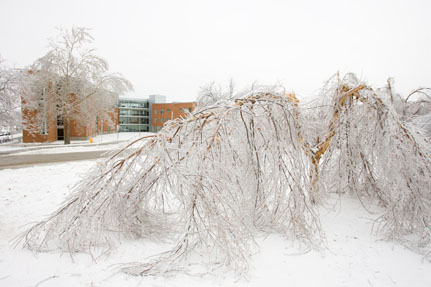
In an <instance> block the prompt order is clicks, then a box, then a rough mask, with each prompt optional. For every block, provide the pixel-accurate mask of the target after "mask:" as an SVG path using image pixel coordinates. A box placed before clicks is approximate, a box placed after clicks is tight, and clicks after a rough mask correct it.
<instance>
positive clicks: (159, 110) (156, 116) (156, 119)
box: [151, 102, 197, 132]
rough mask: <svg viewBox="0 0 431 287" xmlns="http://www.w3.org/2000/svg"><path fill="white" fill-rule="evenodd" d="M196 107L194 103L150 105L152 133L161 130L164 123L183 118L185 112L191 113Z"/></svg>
mask: <svg viewBox="0 0 431 287" xmlns="http://www.w3.org/2000/svg"><path fill="white" fill-rule="evenodd" d="M196 106H197V103H195V102H188V103H155V104H153V105H152V123H151V125H152V130H151V131H152V132H158V131H160V130H161V129H162V127H163V125H164V123H165V122H167V121H169V120H172V119H176V118H180V117H185V116H186V113H187V112H190V113H191V112H192V111H193V110H194V109H195V108H196Z"/></svg>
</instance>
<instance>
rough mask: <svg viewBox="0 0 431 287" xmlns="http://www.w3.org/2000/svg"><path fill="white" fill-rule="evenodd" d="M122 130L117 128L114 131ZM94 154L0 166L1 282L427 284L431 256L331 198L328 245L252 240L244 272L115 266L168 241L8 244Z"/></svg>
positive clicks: (356, 206) (56, 199) (325, 219)
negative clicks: (77, 247) (69, 249)
mask: <svg viewBox="0 0 431 287" xmlns="http://www.w3.org/2000/svg"><path fill="white" fill-rule="evenodd" d="M120 135H121V134H120ZM95 164H99V163H98V162H97V161H95V160H94V161H79V162H67V163H61V164H52V165H40V166H34V167H25V168H19V169H13V170H12V169H5V170H0V211H1V212H0V286H41V287H47V286H319V287H323V286H331V287H334V286H361V287H362V286H379V287H382V286H415V287H420V286H424V287H425V286H431V263H429V262H428V261H424V260H423V258H422V256H420V255H418V254H415V253H413V252H411V251H409V250H407V249H406V248H404V247H403V246H401V245H399V244H397V243H392V242H384V241H379V240H378V237H377V236H375V235H373V234H371V228H372V224H373V220H374V219H375V218H376V217H377V216H378V214H370V213H368V212H367V211H365V210H364V209H363V208H362V206H361V204H360V203H359V202H358V200H356V199H354V198H348V197H344V198H341V199H338V198H335V197H334V198H333V201H334V204H333V208H328V209H323V208H322V209H321V220H322V227H323V229H324V230H325V233H326V237H327V246H326V247H323V248H322V250H311V251H309V252H305V253H304V250H303V249H302V248H301V247H300V246H298V244H295V243H293V242H289V241H287V240H285V239H283V238H282V237H280V236H278V235H270V236H268V237H266V238H264V237H263V236H262V238H259V239H258V244H259V246H260V250H259V252H257V253H256V254H255V255H254V256H253V257H252V259H251V264H250V271H249V274H248V277H247V278H240V279H238V278H237V277H235V276H234V275H233V274H230V273H229V274H220V273H217V274H216V275H205V276H202V277H193V276H188V275H184V274H178V275H177V276H176V277H174V278H170V279H166V278H154V277H144V278H142V277H132V276H128V275H126V274H123V273H121V272H116V271H117V269H116V267H118V265H117V264H119V263H129V262H142V261H145V258H146V257H148V256H150V255H153V254H156V253H158V252H161V251H164V250H166V249H168V248H169V245H166V244H165V245H164V244H156V243H153V242H149V241H147V240H135V241H132V240H129V241H127V240H126V241H123V242H122V243H121V244H119V245H118V246H117V249H116V250H113V251H112V253H111V254H110V256H107V257H101V258H96V259H95V260H93V259H92V257H91V256H90V255H87V254H75V255H73V258H72V257H71V256H69V254H67V253H62V252H60V251H54V252H49V253H33V252H32V251H29V250H27V249H22V248H21V246H20V245H18V246H17V247H15V248H13V247H12V246H11V244H12V240H13V239H14V238H15V237H16V236H17V235H18V234H20V233H21V232H22V231H23V230H25V229H26V228H28V227H29V224H31V223H34V222H36V221H38V220H41V219H43V218H44V217H45V216H47V215H48V214H49V213H51V212H52V211H54V210H56V209H57V207H58V206H59V204H60V203H61V202H62V201H63V200H64V198H65V196H67V195H68V194H69V192H70V189H71V187H72V186H73V185H74V184H75V183H76V182H77V181H79V180H80V179H81V178H82V177H83V176H85V173H86V171H87V170H88V169H89V168H90V167H92V166H93V165H95Z"/></svg>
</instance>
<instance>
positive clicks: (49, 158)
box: [0, 150, 107, 169]
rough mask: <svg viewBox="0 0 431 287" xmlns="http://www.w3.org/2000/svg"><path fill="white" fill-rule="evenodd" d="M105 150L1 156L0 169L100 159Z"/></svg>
mask: <svg viewBox="0 0 431 287" xmlns="http://www.w3.org/2000/svg"><path fill="white" fill-rule="evenodd" d="M106 152H107V151H106V150H97V151H83V152H67V153H53V154H15V155H1V156H0V169H6V168H18V167H22V166H25V165H36V164H43V163H52V162H65V161H75V160H88V159H97V158H101V157H102V154H104V153H106Z"/></svg>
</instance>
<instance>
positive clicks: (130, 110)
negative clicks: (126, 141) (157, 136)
mask: <svg viewBox="0 0 431 287" xmlns="http://www.w3.org/2000/svg"><path fill="white" fill-rule="evenodd" d="M118 109H119V114H120V132H149V131H150V104H149V101H148V100H145V99H144V100H141V99H121V98H120V99H119V101H118Z"/></svg>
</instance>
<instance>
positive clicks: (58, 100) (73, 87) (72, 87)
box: [23, 27, 133, 144]
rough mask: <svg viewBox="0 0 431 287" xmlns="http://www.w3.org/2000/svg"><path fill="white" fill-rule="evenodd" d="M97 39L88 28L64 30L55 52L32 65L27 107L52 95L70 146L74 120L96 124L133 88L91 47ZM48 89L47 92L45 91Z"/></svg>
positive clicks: (53, 44) (52, 43)
mask: <svg viewBox="0 0 431 287" xmlns="http://www.w3.org/2000/svg"><path fill="white" fill-rule="evenodd" d="M92 40H93V38H92V37H91V35H90V34H89V33H88V29H86V28H81V27H74V28H72V29H71V30H70V31H69V30H60V35H59V36H58V37H57V38H56V39H54V40H51V41H50V48H51V50H50V51H49V52H48V53H47V54H46V55H45V56H43V57H41V58H39V59H38V60H37V61H35V63H34V64H33V65H32V66H31V68H30V70H31V71H32V73H31V76H30V77H28V79H29V81H27V83H26V86H27V87H26V90H27V92H26V93H23V95H24V96H25V102H26V105H27V107H33V108H35V107H36V108H37V105H38V104H39V103H40V99H41V95H44V94H45V95H52V96H53V97H54V98H55V100H54V101H52V102H51V103H49V104H50V105H55V106H54V107H55V113H56V115H57V117H59V118H60V119H62V121H63V124H64V135H65V136H64V143H65V144H69V143H70V123H71V120H74V119H77V118H79V122H81V123H83V122H85V120H86V122H87V123H88V122H91V121H95V116H96V115H97V114H100V113H103V112H106V110H109V109H111V108H112V107H113V103H115V102H116V100H117V97H118V95H119V94H122V93H124V92H126V91H128V90H131V89H133V88H132V85H131V83H130V82H129V81H127V80H126V79H125V78H124V77H122V76H121V75H120V74H118V73H109V72H108V63H107V62H106V61H105V60H104V59H102V58H101V57H99V56H96V55H95V54H94V49H92V48H88V47H87V46H88V45H89V44H90V43H91V42H92ZM43 89H45V92H44V93H43V92H41V91H43Z"/></svg>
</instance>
